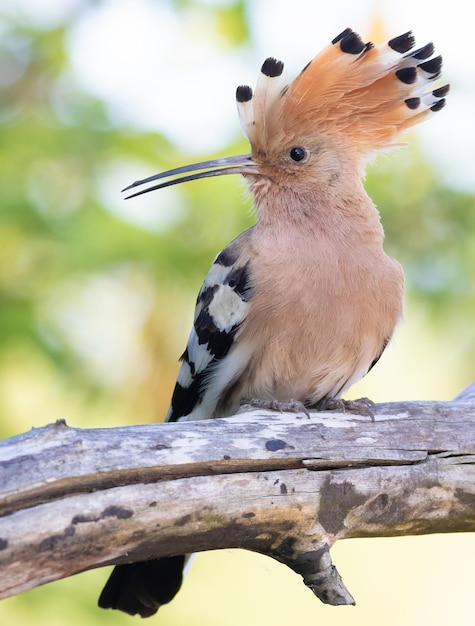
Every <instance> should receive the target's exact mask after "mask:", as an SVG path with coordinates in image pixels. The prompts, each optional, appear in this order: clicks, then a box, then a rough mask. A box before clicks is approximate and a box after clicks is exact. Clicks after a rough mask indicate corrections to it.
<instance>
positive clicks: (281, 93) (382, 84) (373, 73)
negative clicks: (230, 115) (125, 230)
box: [127, 28, 449, 197]
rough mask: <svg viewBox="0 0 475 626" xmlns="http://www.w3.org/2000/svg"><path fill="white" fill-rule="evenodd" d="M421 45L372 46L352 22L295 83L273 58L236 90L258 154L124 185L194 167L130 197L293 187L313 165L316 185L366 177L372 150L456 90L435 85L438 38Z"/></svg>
mask: <svg viewBox="0 0 475 626" xmlns="http://www.w3.org/2000/svg"><path fill="white" fill-rule="evenodd" d="M414 47H415V39H414V37H413V35H412V33H411V32H407V33H404V34H403V35H400V36H399V37H395V38H393V39H391V40H390V41H388V42H387V43H384V44H380V45H377V46H375V45H374V44H372V43H371V42H368V43H364V42H363V40H362V39H361V38H360V36H359V35H357V34H356V33H355V32H353V31H352V30H351V29H349V28H347V29H345V30H344V31H343V32H342V33H340V34H339V35H338V36H337V37H335V38H334V39H333V41H332V42H331V43H330V44H329V45H328V46H327V47H326V48H324V49H323V50H322V51H321V52H320V53H319V54H318V55H317V56H316V57H315V58H314V59H312V61H310V63H308V64H307V65H306V66H305V67H304V69H303V70H302V71H301V72H300V74H299V75H298V76H297V77H296V78H295V79H294V80H293V81H292V82H291V83H289V84H287V82H286V81H285V78H284V72H283V70H284V64H283V63H282V62H281V61H277V60H276V59H274V58H268V59H266V61H265V62H264V64H263V65H262V68H261V73H260V75H259V78H258V80H257V84H256V87H255V89H254V90H252V89H251V88H250V87H248V86H244V85H242V86H240V87H238V88H237V92H236V100H237V105H238V112H239V118H240V121H241V126H242V129H243V132H244V134H245V135H246V137H247V138H248V139H249V142H250V144H251V148H252V154H251V155H242V156H237V157H227V158H223V159H215V160H213V161H206V162H202V163H196V164H193V165H188V166H185V167H182V168H177V169H175V170H169V171H168V172H163V173H161V174H157V175H155V176H151V177H150V178H148V179H145V180H141V181H137V182H135V183H133V184H132V185H130V187H128V188H127V189H130V188H131V187H135V186H136V185H140V184H143V183H147V182H152V181H154V180H157V179H162V178H167V177H169V176H174V175H180V174H183V173H185V172H192V173H191V174H188V175H186V176H181V177H178V178H173V179H170V180H168V181H166V182H162V183H160V184H158V185H154V186H153V187H151V188H148V189H145V190H142V191H139V192H138V193H134V194H133V195H139V194H141V193H146V192H147V191H151V190H152V189H158V188H160V187H164V186H168V185H172V184H175V183H178V182H184V181H187V180H192V179H196V178H203V177H207V176H218V175H222V174H233V173H240V174H244V175H245V176H246V177H250V180H251V181H252V180H253V179H255V178H257V179H259V178H266V179H268V180H273V181H274V182H278V181H280V182H281V183H282V184H286V183H287V184H290V185H294V186H295V185H296V184H298V182H299V180H301V179H302V174H301V173H302V166H303V165H305V164H306V163H307V164H308V166H309V167H307V168H305V169H306V171H307V172H310V174H309V175H307V182H308V183H310V184H311V183H313V184H315V183H317V184H322V183H324V182H328V181H330V180H332V178H333V179H334V178H335V173H336V172H337V171H339V172H340V174H341V173H343V174H345V173H347V172H348V171H350V170H352V171H353V172H354V173H355V174H357V175H358V176H359V175H361V173H362V168H363V166H364V164H365V162H366V161H367V159H368V158H369V157H370V156H371V155H372V154H373V153H374V152H377V151H378V150H382V149H384V148H387V147H390V146H391V145H394V140H395V138H396V137H397V136H398V135H399V134H400V133H401V132H403V131H404V130H406V129H407V128H409V127H410V126H412V125H414V124H417V123H418V122H420V121H422V120H424V119H425V118H426V117H427V116H430V115H431V114H433V113H434V112H436V111H439V110H440V109H441V108H442V107H443V106H444V104H445V96H446V95H447V93H448V91H449V86H448V85H444V86H439V87H434V81H435V80H436V79H437V78H438V77H439V76H440V72H441V67H442V57H441V56H435V57H434V56H433V54H434V46H433V44H432V43H428V44H427V45H425V46H423V47H421V48H417V49H415V50H414ZM297 166H298V168H297ZM197 170H204V171H197ZM319 171H320V174H319ZM312 172H313V175H312ZM321 172H323V174H321ZM129 197H131V196H129Z"/></svg>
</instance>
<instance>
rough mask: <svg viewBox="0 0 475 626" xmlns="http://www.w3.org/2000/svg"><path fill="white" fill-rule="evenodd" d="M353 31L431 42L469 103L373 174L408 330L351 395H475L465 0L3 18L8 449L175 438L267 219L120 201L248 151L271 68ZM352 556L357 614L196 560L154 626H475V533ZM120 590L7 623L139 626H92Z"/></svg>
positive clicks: (1, 159) (286, 584)
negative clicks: (73, 433) (201, 318)
mask: <svg viewBox="0 0 475 626" xmlns="http://www.w3.org/2000/svg"><path fill="white" fill-rule="evenodd" d="M347 26H350V27H352V28H353V29H355V30H357V31H359V32H361V33H362V34H363V35H364V36H365V37H366V38H371V39H373V40H377V41H382V40H383V39H384V38H386V37H392V36H395V35H398V34H401V33H402V32H405V31H406V30H409V29H411V28H412V29H413V30H414V31H415V34H416V36H417V38H418V42H419V44H420V45H422V44H425V43H426V42H427V41H429V40H433V41H434V42H435V44H436V47H437V50H438V51H440V52H442V53H443V55H444V60H445V76H446V78H447V80H449V81H450V82H451V84H452V91H451V94H450V96H449V99H448V106H447V108H446V109H445V110H444V111H443V112H442V113H439V114H438V115H437V116H434V119H432V120H430V121H428V122H427V123H425V124H424V125H423V126H422V127H421V128H419V129H416V130H414V131H413V132H412V133H411V134H410V135H409V136H408V140H409V142H410V146H409V147H408V148H406V149H403V150H397V151H394V152H391V153H389V154H388V155H385V156H382V157H379V158H378V160H377V161H376V163H375V164H374V165H372V166H371V167H370V168H369V169H368V175H367V179H366V186H367V189H368V191H369V193H370V195H371V196H372V198H373V199H374V201H375V202H376V203H377V205H378V207H379V208H380V211H381V214H382V220H383V224H384V227H385V230H386V235H387V245H386V247H387V250H388V251H389V252H390V253H392V254H393V255H394V256H396V257H397V258H398V259H399V260H400V261H401V262H402V263H403V265H404V267H405V271H406V276H407V306H406V319H405V321H404V323H403V325H402V326H401V328H400V330H399V332H398V334H397V337H396V339H395V341H394V342H393V344H392V346H391V347H390V349H389V350H387V352H386V354H385V355H384V357H383V358H382V359H381V362H380V363H379V364H378V366H377V368H375V369H374V370H373V371H372V372H371V374H370V375H369V376H368V378H367V379H365V380H364V381H363V382H362V383H360V384H359V385H358V386H356V387H354V388H353V389H352V390H351V394H350V395H352V396H353V397H355V396H359V395H369V396H370V397H372V398H373V399H374V400H376V401H391V400H403V399H404V400H405V399H433V400H435V399H439V400H444V399H450V398H452V397H453V396H454V395H456V394H457V393H458V392H459V391H460V390H461V389H462V388H464V387H465V386H466V385H468V384H469V383H470V382H472V381H473V380H474V379H475V359H474V353H475V324H474V316H475V124H474V121H473V120H474V117H473V112H474V110H475V63H474V60H475V59H474V53H473V43H472V38H473V33H472V19H471V9H470V3H469V2H468V1H464V0H451V2H450V3H434V2H432V1H429V0H418V2H417V3H414V2H413V1H412V0H398V1H397V2H396V1H395V0H394V1H392V0H386V1H384V0H381V1H379V2H377V1H374V0H373V1H371V0H359V1H358V2H353V1H352V0H345V1H342V0H335V1H334V2H331V3H323V2H316V1H311V0H293V2H286V1H285V0H174V1H173V0H155V1H154V0H102V1H101V0H15V2H12V1H10V2H9V1H8V0H0V124H1V128H0V190H1V195H0V435H1V436H2V437H8V436H12V435H15V434H18V433H20V432H23V431H25V430H28V429H30V428H31V427H32V426H41V425H43V424H46V423H48V422H52V421H54V420H56V419H58V418H65V419H66V420H67V422H68V423H69V424H71V425H74V426H78V427H92V426H96V427H97V426H101V427H109V426H114V425H119V424H135V423H144V422H153V421H159V420H161V419H162V418H163V416H164V414H165V412H166V409H167V405H168V401H169V397H170V394H171V391H172V388H173V383H174V379H175V376H176V372H177V369H178V364H177V357H178V355H179V354H180V353H181V351H182V350H183V347H184V344H185V341H186V337H187V334H188V331H189V328H190V325H191V320H192V315H193V306H194V300H195V297H196V293H197V291H198V289H199V287H200V284H201V281H202V279H203V277H204V275H205V273H206V271H207V269H208V267H209V265H210V263H211V261H212V259H213V257H214V256H215V254H216V253H217V251H219V250H220V249H221V248H222V247H223V246H224V245H225V244H226V243H228V241H229V240H230V239H232V238H233V237H234V236H235V235H236V234H238V233H239V232H240V231H241V230H243V229H244V228H246V227H247V226H249V225H250V224H251V223H252V221H253V217H252V213H251V211H250V206H249V203H248V201H247V200H246V199H245V198H244V197H243V193H242V191H243V187H242V182H241V181H239V180H238V179H236V178H234V177H225V178H222V179H216V180H212V181H199V182H195V183H191V184H189V185H182V186H180V187H177V188H172V189H168V190H163V191H161V192H159V193H155V194H150V195H149V196H145V197H142V198H139V199H135V200H130V201H127V202H124V201H123V199H122V197H121V194H120V189H121V188H122V187H124V186H125V185H127V184H128V183H130V182H132V181H133V180H135V179H137V178H143V177H145V176H147V175H150V174H153V173H155V172H157V171H159V170H161V169H165V168H170V167H174V166H178V165H181V164H184V163H187V162H192V161H194V160H202V159H206V158H213V157H215V156H222V155H228V154H236V153H242V152H246V151H247V149H248V148H247V145H246V142H245V141H244V139H243V138H242V136H241V134H240V130H239V126H238V120H237V115H236V112H235V103H234V90H235V88H236V86H237V85H238V84H242V83H249V84H253V83H254V81H255V79H256V77H257V72H258V69H259V67H260V65H261V63H262V61H263V59H264V58H266V57H267V56H271V55H273V56H277V57H278V58H282V59H283V60H284V61H286V64H287V68H288V72H289V75H290V76H292V75H293V74H295V73H297V72H298V71H299V70H300V69H301V67H303V66H304V65H305V64H306V62H307V61H308V60H309V59H310V58H312V56H313V55H314V54H315V53H316V52H317V51H318V50H319V49H320V48H321V47H322V46H323V45H325V44H326V43H327V42H328V41H329V40H330V39H332V38H333V37H334V36H335V35H336V34H337V33H339V32H340V31H342V30H343V29H344V28H345V27H347ZM0 480H1V476H0ZM332 552H333V557H334V561H335V563H336V564H337V566H338V568H339V570H340V572H341V574H342V575H343V577H344V579H345V582H346V583H347V585H348V587H349V589H350V590H351V591H352V593H353V595H354V596H355V597H356V600H357V606H356V607H341V608H334V607H326V606H323V605H322V604H320V603H319V602H318V601H317V600H316V599H315V598H314V597H313V596H312V594H311V593H310V592H309V591H308V590H307V589H306V588H305V587H304V586H303V585H302V583H301V581H300V579H299V577H297V576H296V575H295V574H293V573H292V572H291V571H290V570H287V569H286V568H285V567H284V566H282V565H279V564H277V563H274V562H272V561H271V560H270V559H266V558H264V557H261V556H257V555H253V554H250V553H246V552H243V551H236V550H228V551H222V552H216V553H208V554H203V555H199V556H198V557H197V559H196V561H195V564H194V566H193V567H192V569H191V572H190V574H189V576H188V579H187V581H186V584H185V586H184V588H183V590H182V591H181V592H180V594H179V596H178V597H177V599H176V600H175V601H174V602H173V603H172V604H171V605H170V606H168V607H165V608H163V609H161V611H160V612H159V614H158V615H157V616H155V617H153V618H151V619H150V623H151V624H157V625H160V624H163V625H164V624H167V626H179V625H183V626H185V625H186V626H214V625H216V626H218V625H220V626H234V625H238V624H239V625H242V624H246V625H249V626H255V625H258V624H259V625H261V624H275V625H284V624H285V625H287V624H289V623H290V622H293V623H315V624H317V623H320V624H325V623H328V622H330V621H331V623H332V624H333V625H334V626H340V625H345V626H346V625H347V624H351V625H353V626H354V625H358V624H365V625H373V624H375V625H378V626H383V625H384V626H395V625H400V624H405V625H412V624H421V623H430V624H432V625H433V626H438V625H441V624H448V623H450V624H457V625H461V626H464V625H467V626H468V625H469V624H470V625H473V619H474V618H473V571H472V567H471V564H472V562H473V558H474V555H475V540H474V536H473V535H471V534H465V535H452V536H449V535H447V536H444V535H439V536H429V537H408V538H397V539H371V540H351V541H346V542H341V543H340V544H337V545H336V546H335V548H334V549H333V551H332ZM1 575H2V574H1V569H0V576H1ZM106 576H107V572H106V571H104V570H97V571H94V572H86V573H83V574H80V575H78V576H76V577H73V578H71V579H68V580H64V581H60V582H57V583H53V584H50V585H47V586H45V587H43V588H40V589H36V590H33V591H31V592H28V593H25V594H22V595H21V596H18V597H15V598H10V599H8V600H5V601H3V602H1V603H0V623H1V624H2V626H7V625H8V626H9V625H10V624H15V625H20V626H22V625H23V624H32V623H34V624H35V625H37V626H41V625H42V624H45V625H46V624H48V626H56V625H61V626H65V625H71V626H76V625H78V626H79V625H81V626H83V625H84V624H85V623H87V624H89V625H91V626H94V625H99V624H112V623H113V624H116V625H118V626H119V625H121V624H124V625H126V624H131V623H132V621H133V618H130V617H127V616H124V615H122V614H113V613H112V612H105V611H101V610H99V609H97V608H96V600H97V595H98V593H99V591H100V589H101V586H102V584H103V582H104V581H105V579H106ZM137 619H139V618H135V620H137Z"/></svg>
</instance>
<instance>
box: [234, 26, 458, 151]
mask: <svg viewBox="0 0 475 626" xmlns="http://www.w3.org/2000/svg"><path fill="white" fill-rule="evenodd" d="M414 47H415V38H414V36H413V35H412V32H410V31H409V32H406V33H404V34H402V35H400V36H398V37H394V38H393V39H390V40H389V41H388V42H386V43H383V44H380V45H376V46H375V45H374V44H373V43H371V42H366V43H365V42H364V41H363V39H361V37H360V36H359V35H358V34H357V33H355V32H354V31H352V30H351V29H350V28H347V29H345V30H344V31H343V32H342V33H340V34H339V35H338V36H337V37H335V38H334V39H333V41H332V42H331V43H330V44H329V45H328V46H327V47H326V48H324V49H323V50H322V51H321V52H320V53H319V54H318V55H317V56H316V57H315V58H314V59H313V60H312V61H311V62H310V63H309V64H307V66H305V68H304V69H303V70H302V71H301V72H300V74H299V75H298V76H297V77H296V78H295V80H294V81H293V82H291V83H290V84H289V85H286V83H285V79H284V77H283V64H282V63H281V62H280V61H277V60H276V59H272V58H270V59H267V60H266V61H265V62H264V64H263V66H262V69H261V74H260V75H259V78H258V81H257V85H256V88H255V90H254V93H253V92H252V90H251V89H250V88H249V87H239V88H238V92H237V100H238V109H239V114H240V119H241V124H242V127H243V131H244V133H245V134H246V136H247V137H248V139H249V141H250V143H251V146H252V148H253V152H257V153H263V154H265V153H267V152H268V149H269V148H270V147H272V142H278V141H280V140H281V139H282V137H283V136H286V135H290V136H295V137H297V136H298V137H305V136H311V135H329V136H332V137H336V138H338V137H341V138H342V140H344V145H345V148H346V149H350V150H353V151H354V152H355V153H356V154H359V155H361V156H367V155H369V154H371V153H372V152H374V151H377V150H380V149H384V148H385V147H388V146H390V145H391V144H392V143H393V140H394V139H395V138H396V137H397V136H398V135H399V134H400V133H401V132H403V131H404V130H406V129H407V128H408V127H410V126H412V125H414V124H417V123H418V122H420V121H422V120H424V119H425V118H426V117H427V116H429V115H431V114H432V113H433V112H436V111H439V110H440V109H441V108H442V107H443V106H444V104H445V96H446V95H447V93H448V89H449V88H448V85H445V86H443V87H436V86H435V85H434V82H435V81H436V79H437V78H438V77H439V76H440V73H441V68H442V57H440V56H433V55H434V46H433V44H432V43H428V44H426V45H424V46H422V47H419V48H416V49H414Z"/></svg>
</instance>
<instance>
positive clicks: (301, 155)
mask: <svg viewBox="0 0 475 626" xmlns="http://www.w3.org/2000/svg"><path fill="white" fill-rule="evenodd" d="M289 156H290V158H291V159H292V161H296V162H298V161H303V160H304V159H305V157H306V156H307V151H306V150H305V148H301V147H300V146H298V147H297V148H292V150H291V151H290V152H289Z"/></svg>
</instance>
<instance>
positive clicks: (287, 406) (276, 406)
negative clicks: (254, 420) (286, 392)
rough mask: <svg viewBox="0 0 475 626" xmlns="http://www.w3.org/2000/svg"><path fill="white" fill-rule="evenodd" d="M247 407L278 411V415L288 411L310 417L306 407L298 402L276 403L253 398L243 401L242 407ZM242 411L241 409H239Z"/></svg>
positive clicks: (275, 401)
mask: <svg viewBox="0 0 475 626" xmlns="http://www.w3.org/2000/svg"><path fill="white" fill-rule="evenodd" d="M243 405H244V406H245V405H247V406H249V407H251V409H249V410H252V409H266V410H268V411H279V413H284V412H286V411H288V412H289V413H303V414H304V415H305V416H306V417H310V413H309V412H308V409H307V407H306V406H305V405H304V404H302V403H301V402H300V401H299V400H288V401H287V402H278V401H277V400H260V399H257V398H254V399H252V400H245V402H243V404H242V405H241V407H242V406H243ZM241 410H242V408H241Z"/></svg>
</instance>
